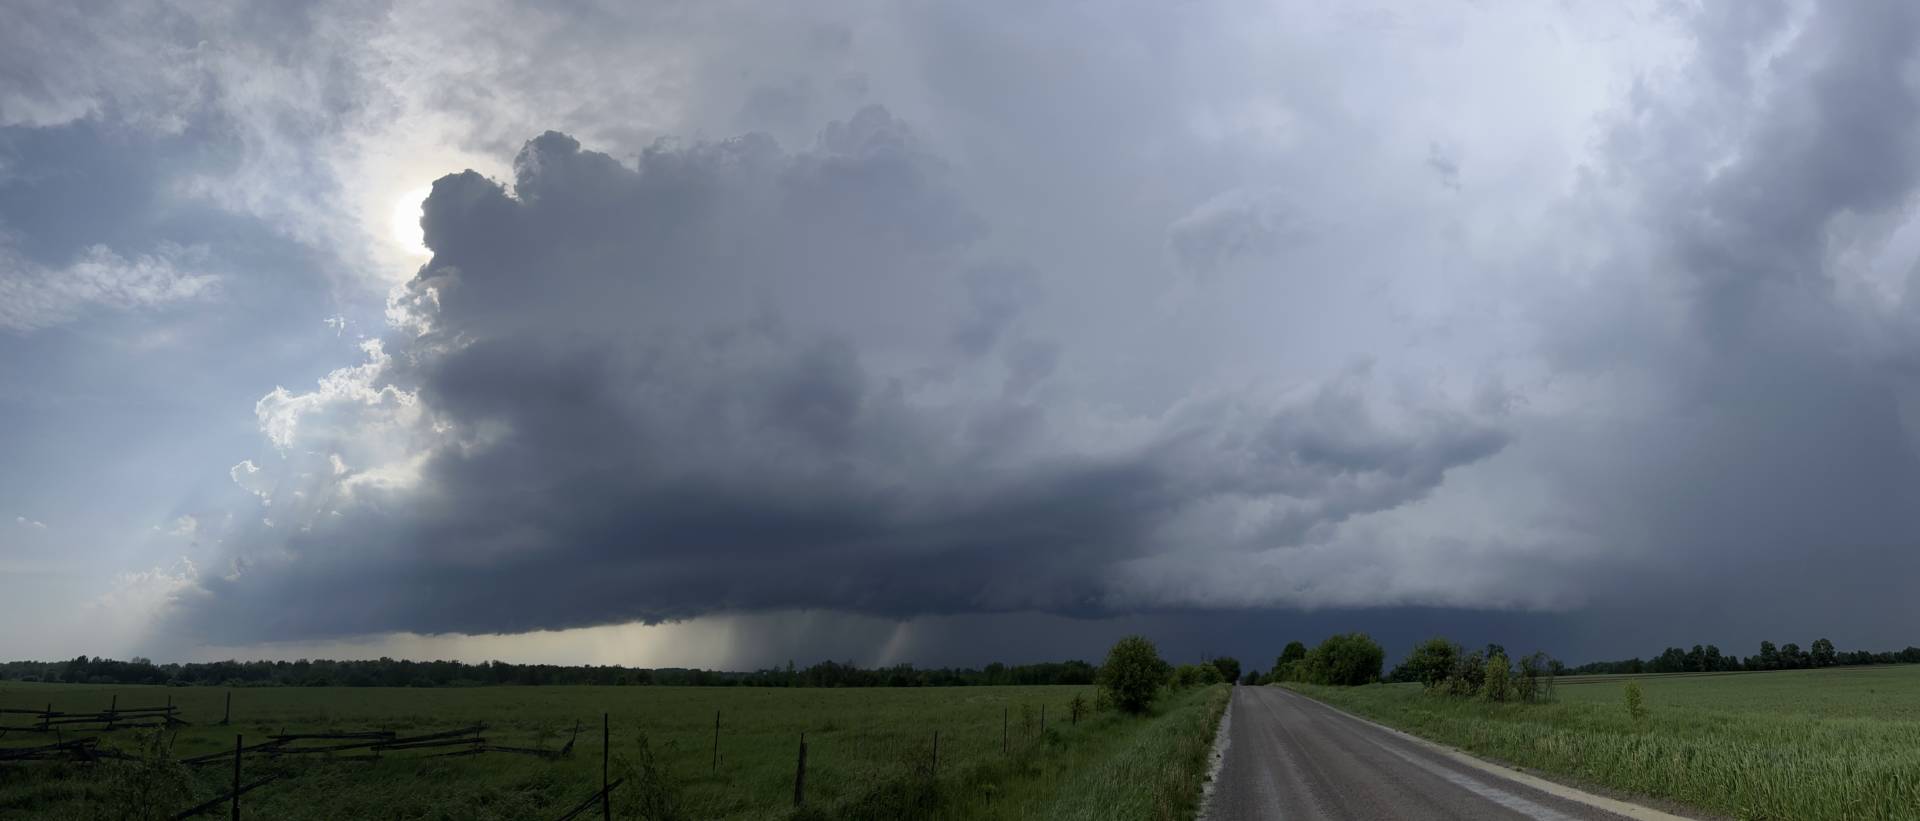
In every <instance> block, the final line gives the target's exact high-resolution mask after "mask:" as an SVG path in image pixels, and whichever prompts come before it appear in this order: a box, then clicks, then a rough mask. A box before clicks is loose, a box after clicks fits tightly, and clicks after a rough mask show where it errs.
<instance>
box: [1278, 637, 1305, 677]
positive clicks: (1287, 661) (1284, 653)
mask: <svg viewBox="0 0 1920 821" xmlns="http://www.w3.org/2000/svg"><path fill="white" fill-rule="evenodd" d="M1306 658H1307V646H1306V645H1304V644H1301V643H1300V642H1297V641H1290V642H1287V646H1286V647H1285V648H1284V649H1282V650H1281V651H1280V657H1279V658H1277V659H1274V660H1273V677H1274V678H1280V677H1282V676H1284V675H1285V674H1286V672H1287V668H1288V667H1289V666H1291V665H1292V664H1293V663H1294V662H1296V661H1305V660H1306Z"/></svg>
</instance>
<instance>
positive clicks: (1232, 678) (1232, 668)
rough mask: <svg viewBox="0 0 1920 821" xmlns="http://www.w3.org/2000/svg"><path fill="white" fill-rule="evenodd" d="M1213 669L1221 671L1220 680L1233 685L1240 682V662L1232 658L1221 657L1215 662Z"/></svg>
mask: <svg viewBox="0 0 1920 821" xmlns="http://www.w3.org/2000/svg"><path fill="white" fill-rule="evenodd" d="M1213 668H1214V669H1215V670H1219V671H1220V680H1221V681H1224V682H1226V683H1228V684H1232V683H1234V682H1236V681H1239V680H1240V660H1239V659H1237V658H1234V657H1232V656H1221V657H1219V658H1217V659H1214V660H1213Z"/></svg>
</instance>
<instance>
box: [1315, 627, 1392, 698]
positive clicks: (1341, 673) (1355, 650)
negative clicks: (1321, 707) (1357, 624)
mask: <svg viewBox="0 0 1920 821" xmlns="http://www.w3.org/2000/svg"><path fill="white" fill-rule="evenodd" d="M1386 657H1387V654H1386V651H1385V650H1382V649H1380V645H1379V644H1378V643H1376V642H1375V641H1374V640H1373V639H1372V638H1370V637H1368V636H1367V634H1365V633H1343V634H1340V635H1337V636H1328V637H1327V640H1326V641H1323V642H1320V646H1318V647H1315V648H1313V652H1311V653H1308V654H1307V658H1306V660H1305V661H1304V662H1302V663H1303V664H1304V665H1305V669H1304V671H1303V672H1304V673H1305V679H1304V680H1305V681H1308V682H1311V683H1313V684H1332V685H1339V686H1353V685H1358V684H1367V683H1369V682H1374V681H1378V680H1380V665H1381V664H1382V663H1383V662H1385V661H1386Z"/></svg>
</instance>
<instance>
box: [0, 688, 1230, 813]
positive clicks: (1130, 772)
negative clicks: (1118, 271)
mask: <svg viewBox="0 0 1920 821" xmlns="http://www.w3.org/2000/svg"><path fill="white" fill-rule="evenodd" d="M228 692H229V691H227V690H224V689H219V688H206V687H172V688H167V687H138V686H92V685H68V684H23V683H13V682H8V683H5V684H0V708H10V709H16V710H20V709H27V710H42V709H45V708H46V706H47V705H48V704H49V703H51V704H52V709H53V710H55V711H57V712H74V711H98V710H104V709H106V708H107V706H108V705H109V704H117V705H118V707H119V708H120V709H122V710H125V709H127V708H129V707H138V706H153V705H160V704H163V703H164V702H165V701H166V700H167V699H169V698H171V699H172V702H173V703H174V704H175V705H177V706H179V707H180V708H181V710H180V713H179V715H180V717H181V718H182V719H184V720H185V721H187V722H189V724H188V725H187V726H182V727H178V728H177V729H175V730H172V731H169V732H167V733H163V734H161V735H162V739H161V740H162V741H163V742H164V741H165V740H166V738H167V737H170V739H171V748H170V749H168V750H165V751H162V752H155V751H154V749H153V739H154V737H155V735H156V730H153V729H115V730H112V731H109V732H104V733H100V732H94V731H90V730H74V731H64V732H62V733H60V734H59V735H60V736H61V737H63V738H72V737H75V736H80V735H94V736H98V737H99V738H100V739H101V743H102V745H103V746H104V747H107V748H111V749H117V750H120V751H123V752H125V753H127V754H129V755H133V756H135V757H138V758H141V759H143V760H138V761H102V762H97V763H70V762H64V761H36V762H24V763H22V762H14V763H0V817H6V818H16V817H19V818H120V817H135V818H139V817H157V818H166V817H170V816H171V813H172V812H173V811H177V810H178V809H180V808H183V807H185V806H189V805H191V804H193V803H197V802H199V801H202V800H206V799H208V798H212V797H215V796H217V795H219V794H221V792H222V791H223V790H225V789H226V788H227V786H228V785H229V784H230V782H231V779H232V777H233V773H232V766H231V760H232V758H231V756H227V757H225V758H223V759H222V761H221V763H218V764H213V765H210V766H201V767H183V766H179V765H177V764H175V763H174V762H175V761H178V760H179V759H185V758H189V757H192V756H195V755H198V754H205V753H220V752H223V751H224V752H230V751H231V750H232V749H233V747H234V737H235V736H236V735H239V736H242V737H243V742H244V743H245V744H248V745H252V744H254V743H256V742H264V741H267V740H268V739H269V737H270V736H272V735H276V734H288V733H311V732H323V731H333V732H349V731H354V732H357V731H370V730H379V731H391V732H394V733H397V734H398V735H400V736H422V735H428V734H433V733H436V732H442V731H447V730H451V729H455V728H460V727H464V726H468V725H472V724H475V723H484V725H485V728H484V730H482V731H481V735H484V736H485V738H486V743H487V744H489V745H500V746H510V747H517V748H525V749H534V750H547V751H558V750H560V749H561V748H563V747H564V746H565V745H566V744H567V743H568V742H569V740H574V747H573V749H572V751H571V753H570V754H569V755H566V756H563V757H541V756H535V755H522V754H515V753H511V752H486V753H483V754H476V755H466V756H441V757H428V756H429V755H431V754H433V753H437V752H444V751H445V750H443V749H439V748H431V749H425V750H404V751H397V752H390V753H385V754H382V755H379V756H377V757H376V756H372V755H369V754H368V751H367V750H366V749H364V748H363V749H358V750H353V751H342V752H339V753H323V754H317V755H301V756H292V755H282V756H268V755H266V754H264V753H262V754H258V755H247V756H246V757H245V758H244V759H243V769H244V773H243V776H244V780H247V781H252V780H254V779H255V778H258V777H265V776H268V775H279V776H281V778H279V780H276V781H274V782H272V783H269V784H267V785H265V786H263V787H261V788H259V789H257V790H255V791H252V792H248V793H246V794H245V795H244V796H243V798H242V800H241V805H242V807H243V811H244V815H245V817H250V818H288V819H302V818H315V819H319V818H327V819H335V818H418V819H438V818H446V819H488V818H498V819H528V818H558V817H560V816H561V815H562V814H563V813H565V812H566V811H567V810H568V809H570V808H571V807H572V806H574V805H576V804H579V803H581V801H582V800H583V799H587V798H590V797H592V796H594V795H595V794H596V792H597V791H598V790H599V788H600V783H601V772H600V770H601V753H602V750H603V746H602V743H601V732H602V730H601V720H602V719H601V716H602V714H603V713H606V714H608V715H610V716H611V718H610V723H611V730H610V738H611V744H610V745H608V746H606V747H604V749H606V750H607V752H608V753H609V756H608V757H609V765H608V767H609V770H610V775H611V778H613V779H625V780H624V782H623V783H622V785H621V786H620V787H619V788H618V789H616V790H614V791H613V793H612V803H613V806H614V809H615V812H614V816H615V817H617V818H640V817H643V807H645V810H644V817H648V818H700V819H707V818H722V819H760V818H795V817H798V818H811V817H818V818H900V817H922V818H1023V817H1050V818H1088V819H1094V818H1101V819H1106V818H1112V819H1127V818H1141V819H1146V818H1178V817H1185V816H1187V815H1190V813H1191V810H1192V807H1193V805H1194V802H1195V801H1196V800H1197V795H1198V792H1199V787H1200V784H1201V781H1202V778H1203V776H1204V761H1205V758H1206V754H1207V750H1208V748H1209V745H1210V744H1211V739H1212V733H1213V728H1214V726H1215V723H1216V721H1215V719H1216V718H1217V716H1218V715H1219V712H1220V711H1221V710H1222V709H1224V706H1225V701H1226V688H1225V687H1223V686H1216V687H1211V688H1196V689H1190V690H1185V691H1180V692H1178V693H1173V694H1170V695H1168V696H1166V697H1163V698H1162V699H1161V700H1160V701H1159V702H1157V703H1156V708H1155V710H1154V711H1153V712H1152V713H1151V714H1150V715H1149V716H1147V717H1144V718H1141V717H1128V716H1123V715H1120V714H1118V713H1116V712H1113V711H1110V710H1109V711H1105V712H1098V713H1093V714H1090V715H1088V716H1086V717H1082V718H1081V719H1080V720H1079V721H1078V723H1077V724H1076V723H1073V722H1072V720H1071V718H1070V716H1069V711H1068V710H1069V708H1068V705H1069V701H1070V700H1071V699H1073V698H1074V697H1075V696H1079V697H1081V698H1083V699H1085V700H1086V701H1088V702H1091V701H1092V700H1093V695H1094V693H1093V690H1092V688H1090V687H949V688H865V689H782V688H740V687H724V688H723V687H687V688H677V687H507V686H502V687H473V688H419V689H413V688H373V687H366V688H345V687H314V688H295V687H281V688H239V689H235V690H233V691H231V692H232V694H233V708H232V709H233V714H232V723H231V725H230V726H221V725H220V723H219V722H220V720H221V716H222V711H223V709H224V699H225V698H226V697H227V693H228ZM1043 708H1044V710H1045V729H1044V731H1043V730H1042V729H1041V711H1042V709H1043ZM716 713H717V714H718V718H719V728H720V729H719V732H718V739H719V740H718V763H717V764H716V763H715V754H714V749H715V716H716ZM0 718H3V719H5V720H4V721H0V724H3V725H10V726H21V725H26V724H30V723H32V721H33V720H34V719H33V717H32V716H31V715H27V714H19V713H13V714H4V715H0ZM1003 721H1004V724H1005V738H1004V741H1003V731H1002V727H1003ZM576 724H578V725H579V727H580V730H579V733H578V737H577V740H576V739H575V730H574V728H575V726H576ZM803 733H804V734H805V741H806V745H807V753H806V775H805V783H804V791H805V805H804V808H802V809H800V810H796V808H795V805H794V791H795V776H796V769H797V764H798V761H797V758H798V753H799V747H800V741H801V737H802V734H803ZM936 733H938V750H937V758H936V752H935V734H936ZM51 735H53V734H50V733H44V734H22V733H9V734H7V735H5V736H4V737H0V752H4V751H5V750H6V749H8V748H17V747H22V746H31V745H35V744H45V743H49V742H50V741H51V740H52V739H51V737H50V736H51ZM643 738H644V741H645V746H644V750H643V746H642V741H643ZM1003 744H1004V749H1003ZM454 751H455V752H458V751H459V749H458V748H456V749H455V750H454ZM155 796H157V797H155ZM141 804H145V805H150V808H151V809H154V810H155V811H154V812H153V814H152V815H150V816H149V815H124V814H123V811H124V810H126V809H128V808H129V807H133V806H137V805H141ZM162 805H164V806H162ZM160 810H165V811H164V812H162V811H160ZM226 812H227V810H226V808H225V807H224V806H222V807H221V808H220V809H219V810H218V812H217V813H216V814H215V815H216V816H218V815H224V814H225V813H226ZM583 817H593V818H597V817H599V809H598V807H597V806H595V807H594V809H593V810H592V812H591V813H589V814H588V815H587V816H583Z"/></svg>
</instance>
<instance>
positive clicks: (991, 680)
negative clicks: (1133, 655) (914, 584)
mask: <svg viewBox="0 0 1920 821" xmlns="http://www.w3.org/2000/svg"><path fill="white" fill-rule="evenodd" d="M1097 673H1098V669H1097V668H1095V667H1094V666H1093V665H1091V664H1088V663H1087V662H1084V661H1064V662H1044V663H1039V664H1012V665H1009V664H1000V663H997V662H996V663H994V664H989V665H987V666H986V667H984V668H980V669H973V668H955V667H941V668H929V669H919V668H915V667H914V666H913V665H910V664H900V665H894V666H890V667H874V668H866V667H858V666H856V665H854V664H853V663H852V662H834V661H824V662H821V663H819V664H815V665H812V666H810V667H805V668H795V667H794V665H793V663H792V662H788V663H787V665H786V667H784V668H771V669H765V670H756V671H754V672H750V673H747V672H726V671H719V670H700V669H691V668H684V667H657V668H643V667H621V666H617V665H609V666H600V665H591V664H589V665H577V666H563V665H554V664H509V663H507V662H504V661H490V662H484V663H480V664H465V663H462V662H457V661H407V660H405V659H398V660H396V659H391V658H385V657H382V658H379V659H374V660H359V661H335V660H331V659H312V660H308V659H300V660H298V661H246V662H242V661H214V662H194V663H190V664H155V663H153V662H152V661H149V660H147V659H144V658H138V657H135V658H132V659H129V660H126V661H120V660H116V659H109V658H89V657H87V656H80V657H77V658H74V659H71V660H68V661H58V662H40V661H9V662H0V680H12V681H52V682H70V683H81V684H168V685H177V686H187V685H217V686H229V687H231V686H261V687H273V686H283V687H478V686H489V685H528V686H538V685H559V684H597V685H662V686H693V687H952V686H966V685H995V684H1083V685H1084V684H1092V683H1094V680H1095V676H1096V674H1097Z"/></svg>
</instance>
